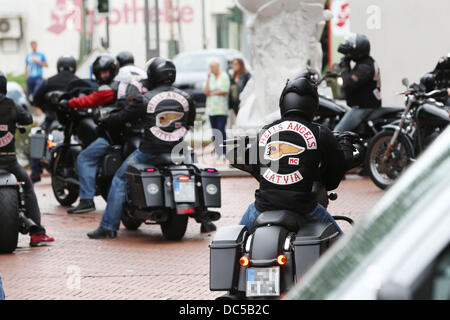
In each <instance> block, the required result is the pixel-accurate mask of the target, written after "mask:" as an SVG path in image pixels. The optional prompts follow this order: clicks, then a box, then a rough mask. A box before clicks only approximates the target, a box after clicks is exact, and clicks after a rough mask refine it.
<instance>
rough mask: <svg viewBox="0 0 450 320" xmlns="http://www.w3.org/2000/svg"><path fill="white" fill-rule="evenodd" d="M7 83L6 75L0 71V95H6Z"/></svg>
mask: <svg viewBox="0 0 450 320" xmlns="http://www.w3.org/2000/svg"><path fill="white" fill-rule="evenodd" d="M7 83H8V79H7V78H6V75H5V74H4V73H3V72H2V71H0V93H2V94H6V92H7Z"/></svg>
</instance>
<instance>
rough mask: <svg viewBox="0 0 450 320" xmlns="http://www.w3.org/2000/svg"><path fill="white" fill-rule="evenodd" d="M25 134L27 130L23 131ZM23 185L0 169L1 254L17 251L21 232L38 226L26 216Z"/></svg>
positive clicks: (24, 232)
mask: <svg viewBox="0 0 450 320" xmlns="http://www.w3.org/2000/svg"><path fill="white" fill-rule="evenodd" d="M19 130H21V129H19ZM24 132H25V129H23V130H21V133H24ZM22 185H23V183H22V182H20V181H17V179H16V177H15V176H14V175H13V174H12V173H10V172H8V171H6V170H2V169H0V203H1V210H0V254H2V253H12V252H13V251H14V250H16V248H17V242H18V239H19V232H20V233H22V234H27V233H29V230H30V228H31V227H33V226H35V225H36V224H35V223H34V221H33V220H31V219H29V218H27V216H26V214H25V213H26V209H25V200H24V199H25V196H24V191H23V187H22Z"/></svg>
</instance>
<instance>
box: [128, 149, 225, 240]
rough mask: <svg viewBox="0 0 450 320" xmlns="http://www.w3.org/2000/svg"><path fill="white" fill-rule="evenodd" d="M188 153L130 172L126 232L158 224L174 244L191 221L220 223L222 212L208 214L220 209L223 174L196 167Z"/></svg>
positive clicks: (163, 157) (161, 157)
mask: <svg viewBox="0 0 450 320" xmlns="http://www.w3.org/2000/svg"><path fill="white" fill-rule="evenodd" d="M188 150H189V151H186V154H185V155H183V156H172V155H171V154H162V155H159V156H158V157H156V158H155V159H153V160H152V161H151V164H135V165H132V166H130V167H129V168H128V170H127V172H126V177H127V185H128V188H127V189H128V190H129V191H128V193H127V200H126V203H125V205H124V210H123V214H122V223H123V224H124V225H125V227H126V228H127V229H130V230H136V229H137V228H139V226H140V225H141V224H142V223H145V224H159V225H160V226H161V230H162V233H163V235H164V237H165V238H166V239H168V240H174V241H175V240H180V239H181V238H182V237H183V236H184V234H185V232H186V229H187V225H188V219H189V217H191V218H194V219H195V220H196V221H197V222H198V223H202V222H209V221H217V220H219V219H220V213H219V212H215V211H210V210H209V208H220V206H221V193H220V174H219V172H218V171H217V170H216V169H214V168H209V167H201V166H199V165H197V164H194V160H195V159H194V156H193V151H192V150H191V149H188ZM203 228H204V227H203V225H202V231H203V232H206V231H208V230H204V229H203ZM211 231H212V230H211Z"/></svg>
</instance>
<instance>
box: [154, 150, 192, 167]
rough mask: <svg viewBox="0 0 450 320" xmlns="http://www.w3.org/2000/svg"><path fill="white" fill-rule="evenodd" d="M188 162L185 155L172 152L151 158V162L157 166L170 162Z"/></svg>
mask: <svg viewBox="0 0 450 320" xmlns="http://www.w3.org/2000/svg"><path fill="white" fill-rule="evenodd" d="M185 162H186V158H185V157H184V156H180V155H176V156H172V154H170V153H163V154H160V155H158V156H157V157H156V158H154V159H152V160H151V163H152V164H153V165H155V166H158V165H169V164H177V165H178V164H182V163H185Z"/></svg>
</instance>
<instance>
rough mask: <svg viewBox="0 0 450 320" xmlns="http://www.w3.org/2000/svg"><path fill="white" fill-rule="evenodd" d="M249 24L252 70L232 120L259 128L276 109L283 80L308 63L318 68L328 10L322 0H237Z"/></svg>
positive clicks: (240, 125)
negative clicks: (239, 106) (236, 112)
mask: <svg viewBox="0 0 450 320" xmlns="http://www.w3.org/2000/svg"><path fill="white" fill-rule="evenodd" d="M236 3H237V5H238V6H239V7H240V8H241V9H242V10H243V11H244V13H245V14H246V18H247V27H248V29H249V31H248V33H249V39H248V40H249V46H250V54H251V57H252V66H253V75H252V78H251V80H250V81H249V82H248V84H247V86H246V88H245V89H244V91H243V92H242V94H241V109H240V111H239V115H238V118H237V121H236V126H237V127H240V128H258V127H261V126H262V125H264V124H266V123H268V122H269V120H268V119H267V115H269V114H271V113H273V112H275V111H277V110H278V102H279V101H278V99H279V96H280V93H281V91H282V89H283V87H284V85H285V84H286V81H287V79H288V78H289V77H290V76H292V75H294V74H295V72H298V71H299V70H302V69H304V68H305V67H306V66H307V65H310V66H311V67H312V68H315V69H317V70H321V68H322V47H321V44H320V38H321V35H322V32H323V28H324V26H325V21H326V20H328V19H330V18H331V16H330V13H329V12H328V11H327V10H325V11H324V3H325V0H236Z"/></svg>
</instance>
